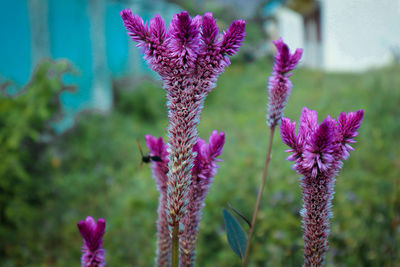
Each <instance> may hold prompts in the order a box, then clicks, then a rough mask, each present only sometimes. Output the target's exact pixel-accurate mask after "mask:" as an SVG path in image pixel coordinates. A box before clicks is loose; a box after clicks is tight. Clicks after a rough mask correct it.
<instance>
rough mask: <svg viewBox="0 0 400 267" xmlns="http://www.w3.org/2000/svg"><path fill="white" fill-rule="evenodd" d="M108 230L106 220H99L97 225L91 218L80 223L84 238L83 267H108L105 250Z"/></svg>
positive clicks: (79, 227)
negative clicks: (104, 239)
mask: <svg viewBox="0 0 400 267" xmlns="http://www.w3.org/2000/svg"><path fill="white" fill-rule="evenodd" d="M105 228H106V220H105V219H102V218H100V219H98V220H97V223H96V222H95V221H94V219H93V218H92V217H90V216H88V217H86V220H85V221H79V223H78V229H79V232H80V233H81V236H82V237H83V241H84V245H83V247H82V252H83V255H82V259H81V264H82V267H104V266H106V260H105V256H104V254H105V250H104V249H103V248H102V247H103V235H104V232H105Z"/></svg>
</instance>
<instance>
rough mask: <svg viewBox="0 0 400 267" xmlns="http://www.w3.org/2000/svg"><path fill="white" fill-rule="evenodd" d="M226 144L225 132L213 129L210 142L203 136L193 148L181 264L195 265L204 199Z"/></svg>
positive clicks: (182, 237) (181, 246)
mask: <svg viewBox="0 0 400 267" xmlns="http://www.w3.org/2000/svg"><path fill="white" fill-rule="evenodd" d="M224 144H225V133H224V132H221V133H218V132H217V131H215V130H214V131H213V132H212V134H211V136H210V138H209V141H208V144H207V143H206V142H205V141H204V140H203V139H201V138H199V139H198V140H197V143H196V145H195V146H194V148H193V150H194V151H195V152H196V153H197V155H196V158H195V161H194V168H193V170H192V184H191V186H190V191H189V195H190V201H189V205H188V212H187V214H186V216H185V217H184V218H183V221H182V224H183V225H184V230H183V233H182V235H181V238H180V240H179V242H180V251H181V254H180V266H194V262H195V246H196V241H197V235H198V231H199V225H200V220H201V214H202V210H203V207H204V200H205V198H206V196H207V193H208V189H209V188H210V185H211V183H212V178H213V177H214V176H215V174H216V173H217V168H218V165H217V164H216V162H217V161H219V160H218V159H216V157H218V156H219V155H221V153H222V148H223V146H224Z"/></svg>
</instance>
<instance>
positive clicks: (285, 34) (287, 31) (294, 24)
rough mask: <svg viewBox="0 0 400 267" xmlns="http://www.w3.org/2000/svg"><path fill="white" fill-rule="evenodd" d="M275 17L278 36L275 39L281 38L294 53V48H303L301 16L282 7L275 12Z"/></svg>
mask: <svg viewBox="0 0 400 267" xmlns="http://www.w3.org/2000/svg"><path fill="white" fill-rule="evenodd" d="M275 17H276V19H277V21H278V35H279V36H277V37H278V38H279V37H282V38H283V41H284V42H285V43H287V44H288V46H289V47H290V49H291V51H294V50H295V49H296V48H303V47H304V34H303V32H304V29H303V18H302V16H301V15H300V14H298V13H296V12H294V11H292V10H290V9H288V8H285V7H282V8H279V9H278V10H277V11H276V13H275ZM304 56H306V55H305V54H304V55H303V57H304Z"/></svg>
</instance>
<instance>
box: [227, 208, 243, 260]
mask: <svg viewBox="0 0 400 267" xmlns="http://www.w3.org/2000/svg"><path fill="white" fill-rule="evenodd" d="M222 212H223V215H224V221H225V230H226V236H227V238H228V243H229V246H230V247H231V249H232V250H233V252H235V254H236V255H238V256H239V258H241V259H242V258H243V256H244V253H245V251H246V244H247V237H246V234H245V232H244V230H243V228H242V226H240V224H239V223H238V221H237V220H236V219H235V217H233V216H232V214H230V213H229V211H227V210H226V209H223V210H222Z"/></svg>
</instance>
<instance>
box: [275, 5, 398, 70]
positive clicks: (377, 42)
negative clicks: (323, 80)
mask: <svg viewBox="0 0 400 267" xmlns="http://www.w3.org/2000/svg"><path fill="white" fill-rule="evenodd" d="M292 2H297V3H299V2H303V4H302V5H301V4H300V5H296V4H292V3H291V2H289V5H288V8H285V7H279V8H277V9H276V11H275V12H274V15H275V18H276V21H277V25H278V26H277V35H278V36H282V37H283V39H284V40H285V41H287V42H288V44H289V45H290V46H291V47H293V48H295V47H303V48H304V57H303V60H302V62H303V64H304V65H306V66H309V67H312V68H322V69H324V70H328V71H363V70H365V69H369V68H374V67H380V66H383V65H386V64H388V63H390V62H391V61H392V60H393V58H394V54H393V53H394V52H395V51H397V53H399V51H400V1H399V0H380V1H376V0H320V1H301V0H300V1H292ZM304 2H307V3H306V4H304ZM396 56H397V57H398V56H399V55H396Z"/></svg>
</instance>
